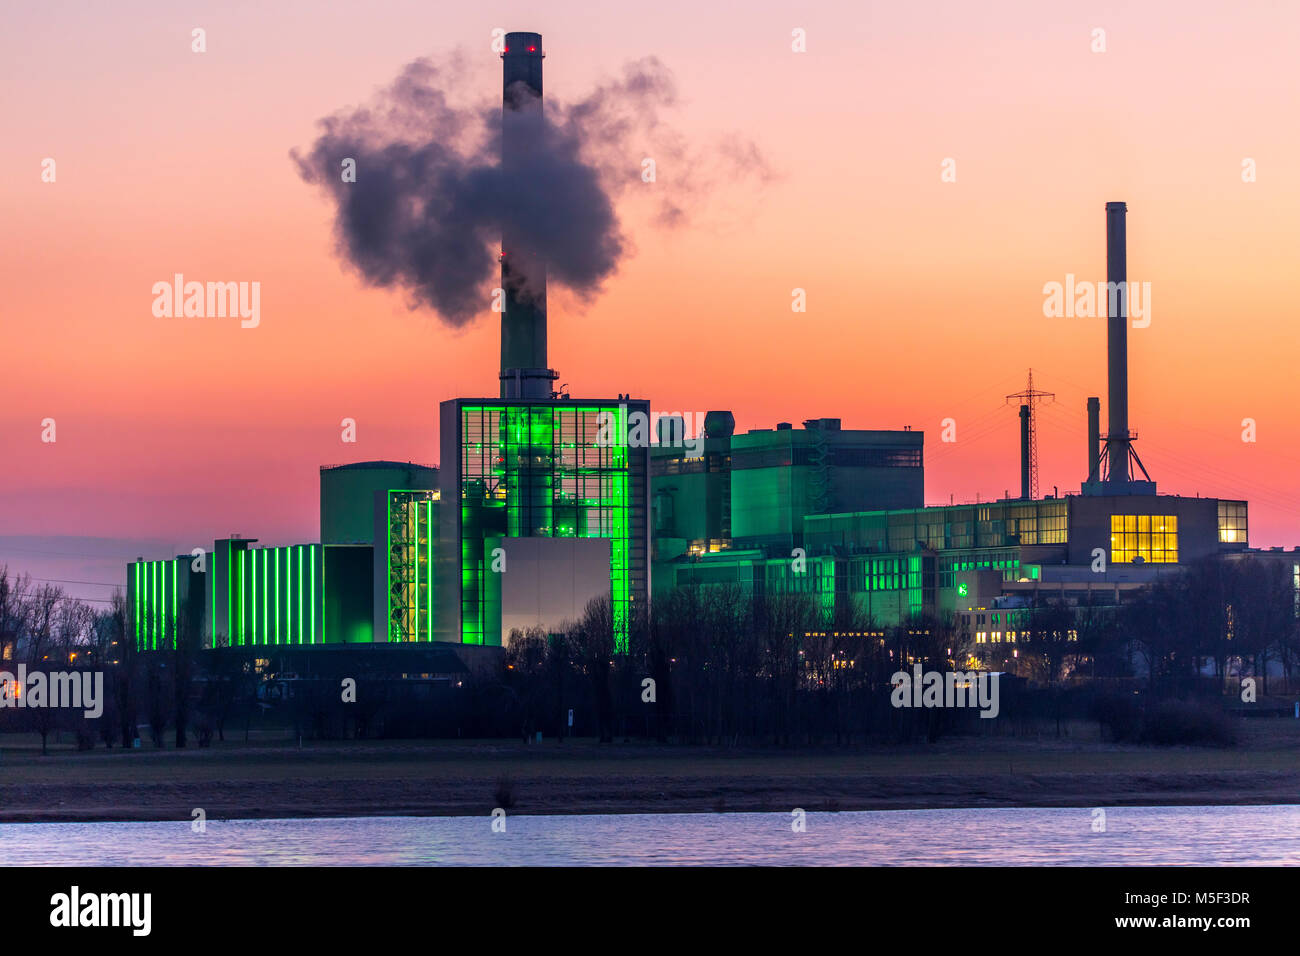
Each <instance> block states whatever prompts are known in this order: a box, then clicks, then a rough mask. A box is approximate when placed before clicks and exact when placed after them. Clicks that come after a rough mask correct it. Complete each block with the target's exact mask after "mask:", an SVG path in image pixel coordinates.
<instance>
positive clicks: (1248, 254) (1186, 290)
mask: <svg viewBox="0 0 1300 956" xmlns="http://www.w3.org/2000/svg"><path fill="white" fill-rule="evenodd" d="M0 18H2V19H0V99H3V102H4V104H5V111H4V115H5V127H6V129H5V136H4V147H3V149H0V221H2V222H3V227H4V228H3V232H2V233H0V261H3V263H4V265H3V272H2V274H3V296H2V298H0V303H2V304H0V308H2V309H3V315H4V339H3V348H0V399H2V400H0V443H2V444H0V446H2V447H3V449H4V455H3V463H4V464H3V468H0V564H4V563H8V564H9V565H10V567H11V568H12V569H17V570H28V571H30V572H31V573H33V574H34V575H36V576H38V577H42V578H47V579H54V580H59V581H77V582H90V583H88V584H80V583H78V584H70V585H69V586H68V587H69V590H71V591H74V592H75V593H79V594H84V595H86V596H90V597H99V598H102V597H106V596H107V593H108V590H109V589H108V588H105V587H102V586H100V585H101V584H104V583H113V582H120V583H123V584H124V582H125V570H124V567H123V564H124V562H125V561H126V560H128V559H130V558H133V557H135V556H136V555H137V554H143V555H145V556H146V557H153V558H158V557H164V556H169V555H173V554H176V553H179V552H184V551H189V550H190V549H191V548H193V547H196V546H201V545H206V546H209V547H210V546H211V541H212V539H213V538H214V537H218V536H225V535H227V534H229V533H231V532H239V533H242V534H244V535H245V536H248V537H256V538H258V539H260V540H261V541H262V542H263V543H267V544H284V543H291V542H301V541H311V540H316V539H317V535H318V528H317V524H318V502H317V480H318V472H317V469H318V466H319V465H320V464H324V463H338V462H344V461H349V460H360V459H372V458H389V459H400V460H414V461H417V462H426V463H436V462H437V457H438V452H437V449H438V420H437V406H438V403H439V402H440V401H442V400H444V399H447V398H451V397H454V396H459V395H466V396H474V395H489V396H491V395H495V394H496V391H497V378H496V375H497V360H498V328H497V318H498V317H497V316H496V315H494V314H493V313H491V312H490V311H489V302H490V300H489V298H488V296H487V295H486V293H485V296H484V309H483V314H482V316H481V317H480V318H479V319H478V320H477V321H475V322H474V323H472V324H471V325H470V326H469V327H468V328H467V329H463V330H459V331H456V330H452V329H450V328H448V327H447V326H446V325H444V324H443V323H441V322H440V321H439V319H438V317H437V316H436V315H434V314H433V313H432V312H430V311H427V310H416V311H412V310H410V309H409V308H408V307H407V302H408V297H407V296H406V295H405V294H404V293H402V292H401V291H399V290H387V289H376V288H371V287H367V286H366V285H365V284H364V283H363V282H362V281H361V279H360V278H359V277H358V275H357V273H356V272H355V270H353V269H352V268H351V267H350V266H348V265H347V264H346V263H345V262H343V261H342V260H341V259H340V258H339V256H338V255H337V254H336V251H335V243H334V235H333V210H332V208H331V207H330V205H329V203H328V201H327V199H326V197H325V196H324V195H323V194H322V193H321V192H320V191H319V190H317V189H314V188H313V187H311V186H309V185H308V184H306V183H304V182H303V181H302V179H301V178H300V176H299V175H298V172H297V170H296V168H295V166H294V163H293V161H292V160H291V158H290V150H292V149H295V148H297V149H302V148H304V147H307V146H309V145H310V144H311V142H312V140H313V138H314V136H315V133H316V122H317V120H319V119H320V118H322V117H325V116H328V115H330V114H332V113H334V112H336V111H337V110H339V109H341V108H344V107H349V106H356V105H359V104H362V103H364V102H366V101H367V100H368V99H369V98H370V97H371V96H372V94H373V93H374V92H375V91H376V90H377V89H379V88H381V87H383V86H385V85H386V84H388V83H389V82H391V81H392V79H393V78H394V77H395V76H396V75H397V74H398V72H399V71H400V70H401V69H402V67H403V66H405V65H406V64H407V63H409V62H410V61H412V60H414V59H416V58H417V57H422V56H425V57H429V58H431V59H432V60H433V61H434V62H445V61H446V59H447V58H448V57H449V56H451V55H452V54H453V53H455V51H457V50H459V51H461V52H462V53H463V55H464V56H465V57H466V61H467V63H469V64H471V67H470V70H471V73H470V75H471V77H473V78H475V79H477V78H478V77H479V76H480V75H481V85H482V92H483V95H484V97H487V98H491V97H495V96H498V95H499V84H500V69H501V67H500V61H499V59H498V58H497V57H496V55H495V54H494V53H493V52H492V50H491V48H490V44H491V39H492V30H493V29H494V28H502V29H506V30H533V31H537V32H540V33H542V34H543V36H544V37H545V49H546V53H547V60H546V94H547V97H548V100H549V99H552V98H554V99H556V100H559V101H571V100H575V99H579V98H581V97H582V96H583V95H584V94H585V93H586V92H587V91H589V90H590V89H591V88H592V87H593V85H595V84H596V83H598V82H600V81H601V80H602V79H603V78H608V77H611V76H614V75H616V74H617V73H618V72H619V71H620V70H621V68H622V66H623V64H625V63H626V62H628V61H631V60H636V59H639V58H641V57H645V56H650V55H653V56H655V57H658V58H659V60H660V61H662V63H663V64H664V65H665V66H666V67H667V68H668V69H669V70H671V71H672V73H673V75H674V77H675V79H676V83H677V87H678V91H679V93H680V96H681V100H682V102H681V104H680V106H679V107H678V108H677V109H675V110H674V111H672V113H671V114H670V115H669V116H668V117H667V118H668V119H669V120H670V121H671V123H672V124H673V126H674V127H675V128H676V129H677V130H678V131H679V132H680V133H681V135H682V137H683V139H684V142H685V143H686V145H687V147H688V149H689V151H690V152H691V153H692V154H694V155H707V151H708V150H709V149H710V148H711V144H714V143H716V142H717V141H718V140H719V138H720V137H730V136H735V137H738V138H740V139H742V140H749V141H752V142H753V143H754V144H755V145H756V146H757V148H758V150H759V151H760V152H761V154H762V156H763V157H764V159H765V161H766V164H767V166H768V168H769V169H770V171H771V176H770V177H769V178H768V179H767V181H766V182H764V183H760V182H757V181H745V182H736V183H732V184H723V185H722V187H721V188H719V189H717V190H710V191H709V194H708V195H707V196H705V197H703V198H702V200H697V199H695V198H693V199H692V200H691V202H692V204H691V205H690V207H689V208H688V209H687V212H688V215H689V218H688V221H687V222H686V223H685V224H684V225H682V226H680V227H677V228H662V227H659V226H657V225H655V224H654V223H653V222H652V216H651V209H652V206H651V204H650V203H648V202H645V201H642V200H643V199H644V196H638V195H637V194H636V192H635V190H631V191H629V193H628V194H626V195H624V196H623V197H621V198H620V201H619V206H618V211H619V215H620V218H621V220H622V226H623V230H624V232H625V234H626V235H627V236H628V238H629V239H630V240H631V245H632V252H631V254H630V255H629V256H628V257H627V258H626V259H625V260H624V261H623V262H622V263H621V266H620V268H619V271H618V273H617V274H616V275H615V276H614V277H613V278H612V279H610V280H609V281H608V282H607V283H606V284H605V287H604V289H603V291H602V292H601V294H599V295H598V296H596V297H595V298H594V299H592V300H591V301H590V302H587V303H582V302H579V301H575V300H574V299H573V297H572V296H566V295H563V294H555V295H552V296H551V300H550V358H551V364H552V366H553V367H555V368H557V369H558V370H559V372H560V381H561V382H564V383H567V385H568V390H569V391H570V392H571V393H572V394H573V395H574V396H575V397H577V396H580V395H591V396H598V397H604V396H612V395H615V394H617V393H622V392H630V393H631V394H633V395H634V396H638V397H645V398H649V399H650V400H651V402H652V406H653V407H654V408H655V409H659V410H665V411H689V412H694V411H704V410H708V409H715V408H717V409H731V410H733V411H734V413H735V415H736V420H737V426H738V428H739V429H742V430H743V429H747V428H752V427H765V426H771V425H773V424H775V423H776V422H777V421H792V422H795V423H798V422H800V421H802V420H803V419H806V418H813V417H822V416H833V417H839V418H841V419H843V423H844V427H846V428H901V427H903V426H904V425H910V426H911V427H912V428H914V429H921V430H924V431H925V433H926V446H927V448H926V498H927V501H928V502H930V503H935V504H937V503H947V502H948V501H949V496H950V495H951V496H953V497H954V499H955V500H956V501H959V502H960V501H967V500H971V501H973V500H974V499H975V498H976V496H977V495H978V496H980V498H981V499H988V498H993V497H1000V496H1002V495H1003V494H1004V493H1005V491H1006V490H1008V489H1011V490H1012V491H1013V492H1014V491H1015V489H1016V488H1017V486H1018V480H1019V478H1018V476H1019V470H1018V460H1017V440H1018V422H1017V416H1016V409H1015V408H1014V407H1013V406H1011V405H1004V396H1005V395H1006V394H1007V393H1010V392H1015V391H1018V390H1020V389H1022V388H1023V387H1024V384H1025V377H1026V373H1027V371H1028V369H1029V368H1030V367H1032V368H1033V370H1034V380H1035V384H1036V385H1037V386H1038V387H1040V388H1043V389H1046V390H1048V391H1052V392H1055V394H1056V396H1057V401H1056V403H1055V404H1054V405H1050V406H1047V407H1045V408H1043V409H1042V411H1041V418H1040V433H1041V438H1040V441H1041V479H1040V486H1041V488H1042V489H1043V490H1045V491H1046V492H1047V493H1051V491H1052V488H1053V487H1054V486H1055V487H1058V488H1059V489H1060V491H1061V492H1062V493H1065V492H1067V491H1077V490H1078V486H1079V482H1080V480H1081V479H1082V478H1084V477H1085V470H1086V464H1085V461H1084V450H1085V400H1086V398H1087V396H1089V395H1099V396H1101V397H1102V398H1103V407H1102V416H1103V428H1104V423H1105V416H1106V411H1107V410H1106V407H1105V392H1106V390H1105V328H1104V319H1079V318H1070V319H1066V318H1055V319H1049V318H1046V317H1044V315H1043V309H1042V306H1043V299H1044V296H1043V292H1042V289H1043V285H1044V283H1046V282H1050V281H1063V280H1064V277H1065V275H1066V274H1067V273H1074V274H1075V275H1076V276H1079V277H1080V278H1086V279H1089V280H1094V281H1095V280H1097V279H1104V278H1105V232H1104V222H1105V214H1104V206H1105V203H1106V202H1107V201H1110V200H1123V201H1126V202H1127V203H1128V209H1129V214H1128V239H1129V278H1130V279H1131V280H1134V281H1149V282H1150V283H1151V287H1152V321H1151V325H1150V327H1149V328H1145V329H1132V330H1130V333H1129V355H1130V376H1131V385H1130V415H1129V418H1130V424H1131V426H1132V427H1133V428H1134V429H1135V430H1136V431H1137V433H1138V436H1139V440H1138V442H1137V446H1136V447H1137V449H1138V452H1139V454H1140V455H1141V456H1142V458H1143V460H1144V462H1145V463H1146V466H1147V468H1148V470H1149V471H1150V473H1151V476H1152V477H1153V478H1154V479H1155V480H1156V481H1157V482H1158V484H1159V488H1160V490H1161V491H1162V492H1168V493H1176V494H1186V495H1194V494H1197V493H1199V494H1202V495H1209V496H1218V497H1234V498H1235V497H1240V498H1246V499H1249V501H1250V506H1251V510H1250V540H1251V544H1252V545H1255V546H1265V547H1266V546H1270V545H1286V546H1288V547H1291V546H1294V545H1297V544H1300V501H1297V498H1296V496H1295V494H1294V493H1293V490H1294V488H1295V480H1294V475H1295V472H1296V469H1297V467H1300V413H1298V412H1297V409H1296V400H1295V395H1296V392H1297V387H1296V368H1297V364H1298V363H1297V356H1298V355H1300V345H1297V341H1296V335H1295V322H1296V318H1297V309H1296V301H1297V298H1296V285H1297V279H1296V277H1297V271H1298V270H1297V252H1298V251H1300V238H1298V237H1297V232H1296V223H1297V222H1298V221H1300V177H1297V175H1296V171H1297V169H1300V127H1298V126H1297V124H1296V121H1295V118H1296V117H1297V116H1300V82H1297V80H1296V67H1295V62H1296V55H1295V38H1296V37H1297V36H1298V35H1300V5H1297V4H1295V3H1291V2H1276V3H1266V2H1246V3H1235V4H1226V3H1225V4H1220V3H1203V2H1194V0H1193V2H1170V3H1142V4H1129V3H1114V4H1106V3H1097V2H1089V3H1050V4H1044V3H1042V2H1040V0H1027V2H1005V3H997V2H993V3H979V4H975V3H959V2H950V3H891V4H879V3H861V2H857V0H855V2H847V0H846V2H813V3H802V2H801V3H776V2H771V0H756V2H752V3H747V4H701V3H698V2H690V3H687V2H673V0H657V2H655V3H650V4H618V3H597V2H594V0H583V2H561V0H549V2H547V3H544V4H543V3H531V4H527V3H492V2H483V3H449V2H429V0H420V2H389V0H370V2H365V3H362V2H355V3H354V2H342V0H331V2H328V3H322V2H319V0H310V2H308V0H301V2H273V0H255V2H233V0H232V2H223V3H210V4H186V3H182V2H175V0H148V2H146V0H123V2H119V3H114V4H92V3H85V2H75V3H74V2H59V0H53V2H41V3H36V2H22V0H13V2H9V3H6V4H5V8H4V12H3V14H0ZM195 27H201V28H203V29H204V30H206V40H207V51H206V52H205V53H201V54H199V53H194V52H192V51H191V30H192V29H194V28H195ZM796 28H802V29H803V30H806V33H807V52H805V53H795V52H792V50H791V34H792V31H793V30H794V29H796ZM1095 28H1102V29H1104V30H1105V38H1106V51H1105V52H1104V53H1094V52H1092V50H1091V45H1092V43H1093V37H1092V31H1093V30H1094V29H1095ZM475 71H477V72H475ZM642 156H643V151H640V150H638V151H636V152H635V153H633V154H630V155H629V156H628V157H627V161H628V164H629V168H630V169H633V170H636V169H637V168H638V167H639V164H640V161H641V159H642ZM46 158H53V159H54V160H55V162H56V164H57V166H56V169H57V175H56V180H55V182H52V183H49V182H43V181H42V178H41V173H42V161H43V160H44V159H46ZM945 158H952V159H953V160H955V164H956V166H955V168H956V173H957V180H956V182H947V183H946V182H943V181H941V176H940V173H941V163H942V162H943V160H944V159H945ZM1246 158H1251V159H1253V160H1254V161H1255V163H1256V168H1257V181H1256V182H1251V183H1246V182H1243V180H1242V163H1243V160H1244V159H1246ZM681 175H684V171H681V170H674V169H673V168H672V166H671V164H664V165H661V166H660V168H659V170H658V178H657V181H656V182H655V183H654V184H645V185H644V189H646V190H651V189H654V190H665V191H671V190H673V189H674V188H675V187H674V179H675V178H677V177H680V176H681ZM178 272H179V273H183V274H184V275H185V276H186V277H187V278H190V279H196V280H199V281H208V280H213V281H257V282H260V284H261V323H260V326H259V327H258V328H256V329H242V328H240V324H239V321H238V320H237V319H221V318H192V319H185V318H156V317H155V316H154V315H153V314H152V311H151V304H152V302H153V295H152V292H151V288H152V286H153V284H154V283H155V282H157V281H160V280H161V281H170V279H171V277H172V275H173V274H174V273H178ZM796 287H799V288H803V289H806V290H807V302H808V311H807V313H806V314H794V313H792V312H791V308H790V302H791V290H792V289H794V288H796ZM345 417H347V418H354V419H355V420H356V422H357V437H358V441H357V442H356V444H344V443H343V442H342V441H341V439H340V435H341V429H340V421H341V420H342V419H343V418H345ZM47 418H53V419H55V421H56V423H57V424H56V427H57V441H55V442H54V443H46V442H42V440H41V433H42V425H41V423H42V420H44V419H47ZM945 418H953V419H955V421H956V424H957V439H958V440H957V442H955V443H953V444H943V443H941V442H940V440H939V436H940V430H941V425H940V423H941V422H942V420H943V419H945ZM1245 418H1252V419H1254V420H1255V422H1256V427H1257V435H1258V440H1257V441H1256V442H1254V443H1247V442H1243V441H1242V420H1243V419H1245Z"/></svg>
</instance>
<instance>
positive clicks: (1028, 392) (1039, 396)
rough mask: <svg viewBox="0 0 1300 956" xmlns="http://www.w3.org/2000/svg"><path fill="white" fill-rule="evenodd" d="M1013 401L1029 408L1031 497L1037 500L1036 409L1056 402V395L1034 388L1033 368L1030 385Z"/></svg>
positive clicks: (1030, 371) (1009, 396)
mask: <svg viewBox="0 0 1300 956" xmlns="http://www.w3.org/2000/svg"><path fill="white" fill-rule="evenodd" d="M1012 399H1015V400H1017V401H1018V402H1020V403H1022V404H1024V405H1028V406H1029V497H1030V499H1031V500H1035V499H1037V498H1038V413H1037V412H1036V411H1035V408H1036V406H1037V405H1038V403H1039V402H1041V401H1043V400H1044V399H1047V400H1049V401H1055V400H1056V393H1055V392H1040V391H1038V390H1037V389H1036V388H1034V370H1033V369H1032V368H1031V369H1030V370H1029V385H1028V386H1027V387H1026V388H1025V390H1024V391H1023V392H1015V393H1014V394H1011V395H1008V396H1007V404H1008V405H1010V404H1011V401H1012Z"/></svg>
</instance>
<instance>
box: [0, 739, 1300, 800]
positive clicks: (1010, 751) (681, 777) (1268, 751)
mask: <svg viewBox="0 0 1300 956" xmlns="http://www.w3.org/2000/svg"><path fill="white" fill-rule="evenodd" d="M1243 723H1244V724H1245V725H1246V726H1245V727H1243V730H1242V733H1241V737H1242V743H1241V744H1240V745H1239V746H1237V747H1233V748H1227V749H1211V748H1193V747H1186V748H1151V747H1117V746H1112V745H1106V744H1101V743H1097V742H1095V741H1093V742H1082V741H1079V740H1078V738H1077V737H1076V738H1074V739H1071V738H1065V739H1060V740H1058V739H1055V738H1043V739H1034V740H1027V739H1024V738H952V739H949V740H944V741H941V742H940V743H938V744H935V745H923V744H917V745H910V746H906V747H895V748H884V747H874V748H861V749H852V750H849V749H845V750H826V749H818V750H802V751H792V750H766V749H765V750H748V749H735V750H733V749H724V748H714V747H685V746H671V747H670V746H659V745H654V744H647V743H616V744H612V745H611V744H606V745H604V746H601V745H599V744H597V743H595V742H594V741H590V740H568V741H564V742H563V743H561V742H559V741H546V742H543V743H541V744H527V745H525V744H523V743H519V742H507V741H499V740H490V741H414V742H412V741H394V742H375V741H342V742H324V743H321V742H315V743H305V744H304V746H303V747H302V748H301V749H299V748H298V747H297V746H296V745H286V744H285V743H284V741H283V740H272V739H263V740H258V739H254V740H252V741H251V742H249V743H244V742H243V741H242V740H241V741H239V742H227V743H225V744H214V745H213V746H212V747H210V748H205V749H198V748H192V749H187V750H182V751H178V750H173V749H167V750H153V749H151V748H148V747H146V748H144V749H141V750H128V751H122V750H113V751H105V750H95V751H91V752H88V753H77V752H75V751H71V750H66V749H65V750H60V751H56V752H53V753H51V754H50V755H49V756H45V757H42V756H41V755H40V751H39V747H38V746H35V747H34V746H33V742H32V741H31V740H29V739H23V740H21V741H20V740H18V739H14V740H10V739H7V738H0V822H9V823H16V822H56V821H57V822H72V821H104V820H188V819H190V816H191V812H192V811H193V810H194V809H195V808H202V809H203V810H204V811H205V812H206V814H207V816H208V819H249V818H277V817H338V816H400V815H415V816H460V815H487V814H489V813H490V812H491V811H492V809H493V808H494V807H497V806H505V807H506V809H508V810H509V811H510V812H511V813H517V814H556V813H660V812H663V813H683V812H686V813H690V812H700V813H705V812H716V811H720V810H727V811H771V810H789V809H791V808H794V807H803V808H804V809H807V810H889V809H935V808H960V807H1071V806H1076V807H1104V806H1155V805H1159V806H1188V805H1244V804H1300V727H1297V726H1295V724H1296V723H1297V722H1294V721H1283V720H1269V721H1246V722H1243Z"/></svg>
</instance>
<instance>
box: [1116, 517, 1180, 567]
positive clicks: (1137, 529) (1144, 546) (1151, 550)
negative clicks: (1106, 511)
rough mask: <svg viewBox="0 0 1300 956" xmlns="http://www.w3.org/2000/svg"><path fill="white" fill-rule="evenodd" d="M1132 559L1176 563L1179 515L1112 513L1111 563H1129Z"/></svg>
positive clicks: (1156, 562)
mask: <svg viewBox="0 0 1300 956" xmlns="http://www.w3.org/2000/svg"><path fill="white" fill-rule="evenodd" d="M1134 558H1141V559H1142V560H1143V561H1146V562H1151V563H1154V564H1176V563H1177V562H1178V516H1177V515H1111V516H1110V560H1111V563H1112V564H1131V563H1132V562H1133V559H1134Z"/></svg>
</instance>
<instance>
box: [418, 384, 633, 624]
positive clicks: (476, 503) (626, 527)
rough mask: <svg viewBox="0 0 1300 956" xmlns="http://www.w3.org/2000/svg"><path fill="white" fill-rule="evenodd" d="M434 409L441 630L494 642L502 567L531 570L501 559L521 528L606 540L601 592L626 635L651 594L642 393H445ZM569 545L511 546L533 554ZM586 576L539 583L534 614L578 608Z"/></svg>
mask: <svg viewBox="0 0 1300 956" xmlns="http://www.w3.org/2000/svg"><path fill="white" fill-rule="evenodd" d="M441 416H442V417H441V424H442V430H441V439H442V470H441V477H442V481H441V483H442V501H443V503H444V505H447V506H446V507H443V508H442V510H441V526H440V529H439V530H440V534H439V542H438V543H439V547H438V554H439V568H438V592H439V593H438V599H437V604H438V607H437V614H438V621H439V626H438V637H439V639H440V640H445V641H453V642H458V643H463V644H476V645H499V644H500V643H501V642H502V634H501V620H502V614H503V608H502V595H503V588H502V583H503V578H504V577H505V575H506V574H507V573H508V574H511V575H514V574H520V576H521V577H523V576H525V575H528V574H533V573H534V572H538V569H537V568H533V567H531V566H530V567H529V568H520V567H518V566H517V565H511V564H509V561H510V558H511V541H512V540H517V539H521V538H528V539H602V540H603V541H607V542H608V567H607V569H606V571H605V582H607V584H606V585H605V587H606V589H605V591H604V593H605V594H607V596H608V597H609V600H610V603H611V605H612V609H613V614H614V624H615V631H616V635H617V638H618V640H619V641H620V642H622V641H624V640H625V639H626V635H627V630H628V623H629V621H630V619H631V615H632V614H633V613H635V611H636V609H637V608H638V607H640V606H644V605H645V604H646V602H647V600H648V597H649V586H650V567H649V538H650V528H649V484H648V478H649V447H648V446H649V443H650V442H649V435H648V434H647V433H646V431H645V428H646V424H645V423H646V422H648V419H649V403H648V402H644V401H632V400H628V399H616V400H604V401H574V400H569V399H552V400H549V401H545V400H537V399H453V400H451V401H446V402H443V403H442V408H441ZM456 503H458V504H459V506H458V507H452V506H451V505H452V504H456ZM571 553H572V552H571V549H570V550H562V549H560V548H553V549H551V550H550V551H547V550H542V551H537V550H536V549H535V548H529V549H527V550H525V549H522V548H521V549H518V555H524V554H526V555H527V560H528V561H529V562H530V565H531V563H532V562H537V561H541V562H546V561H548V560H554V561H556V562H557V563H558V562H561V561H562V560H563V558H562V557H561V555H562V554H571ZM548 554H549V555H550V556H551V557H550V558H548ZM518 555H517V556H518ZM503 562H504V563H503ZM507 568H508V569H509V570H508V571H507V570H506V569H507ZM542 570H543V571H545V570H554V569H542ZM538 573H540V572H538ZM589 583H590V582H587V584H583V583H576V584H574V585H573V586H572V591H571V592H565V593H555V591H554V589H551V592H552V593H539V594H538V595H537V598H536V600H537V601H538V602H539V603H541V604H542V605H543V606H541V607H540V608H539V611H538V613H537V614H536V615H534V616H535V618H536V620H537V621H538V623H539V624H540V625H542V626H554V625H556V624H558V623H559V620H558V619H557V616H558V617H560V618H562V617H568V618H570V619H572V618H573V617H574V616H576V615H577V614H579V613H580V612H581V606H580V605H582V604H583V603H585V601H584V600H583V597H584V596H585V595H588V594H594V593H595V592H593V591H592V589H591V588H590V586H589Z"/></svg>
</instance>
